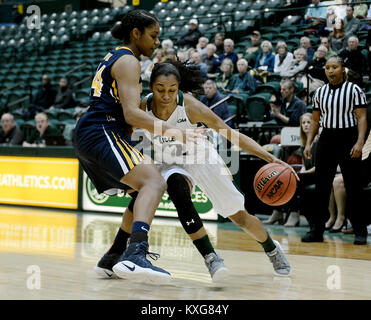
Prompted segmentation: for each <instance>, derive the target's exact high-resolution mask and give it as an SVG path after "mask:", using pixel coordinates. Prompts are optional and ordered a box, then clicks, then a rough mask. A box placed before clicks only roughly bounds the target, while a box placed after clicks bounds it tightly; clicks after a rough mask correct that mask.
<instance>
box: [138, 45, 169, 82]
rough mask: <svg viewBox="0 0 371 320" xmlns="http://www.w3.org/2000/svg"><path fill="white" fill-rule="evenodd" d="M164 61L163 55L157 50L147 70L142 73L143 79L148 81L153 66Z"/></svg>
mask: <svg viewBox="0 0 371 320" xmlns="http://www.w3.org/2000/svg"><path fill="white" fill-rule="evenodd" d="M163 59H164V54H163V52H162V50H161V49H160V48H157V49H156V50H155V51H154V53H153V59H152V61H151V64H150V65H149V66H148V67H147V69H146V70H145V71H144V75H143V79H149V78H150V77H151V73H152V69H153V66H154V65H155V64H156V63H160V62H161V61H163Z"/></svg>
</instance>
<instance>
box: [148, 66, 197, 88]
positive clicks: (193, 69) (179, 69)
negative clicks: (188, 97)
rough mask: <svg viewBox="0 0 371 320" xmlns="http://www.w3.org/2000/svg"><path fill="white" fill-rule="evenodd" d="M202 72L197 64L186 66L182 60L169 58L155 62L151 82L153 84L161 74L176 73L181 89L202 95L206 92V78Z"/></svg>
mask: <svg viewBox="0 0 371 320" xmlns="http://www.w3.org/2000/svg"><path fill="white" fill-rule="evenodd" d="M201 74H202V73H201V71H200V69H199V68H198V67H197V66H186V65H185V64H183V63H182V62H180V61H175V62H174V61H170V60H167V61H166V62H162V63H156V64H155V66H154V67H153V69H152V73H151V78H150V81H149V82H150V85H152V84H153V82H155V81H156V79H157V77H159V76H162V75H164V76H168V75H174V76H175V77H176V78H177V80H178V82H179V90H181V91H183V92H191V93H193V94H196V95H200V94H203V93H204V88H203V84H204V79H203V78H202V76H201Z"/></svg>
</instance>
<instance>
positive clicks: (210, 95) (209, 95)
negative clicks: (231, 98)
mask: <svg viewBox="0 0 371 320" xmlns="http://www.w3.org/2000/svg"><path fill="white" fill-rule="evenodd" d="M204 91H205V95H204V96H201V99H200V101H201V102H202V103H203V104H205V105H207V106H208V107H211V106H212V105H214V104H216V103H217V102H219V101H220V100H222V99H223V98H225V97H224V96H223V95H222V94H221V93H220V92H218V90H217V87H216V83H215V82H214V81H213V80H207V81H206V82H205V84H204ZM212 110H213V112H214V113H215V114H217V115H218V116H219V117H220V118H221V119H223V120H226V119H228V118H229V117H230V116H231V113H230V111H229V107H228V103H227V102H226V101H224V102H222V103H221V104H220V105H218V106H217V107H215V108H213V109H212ZM227 125H229V126H231V125H232V120H229V121H228V122H227Z"/></svg>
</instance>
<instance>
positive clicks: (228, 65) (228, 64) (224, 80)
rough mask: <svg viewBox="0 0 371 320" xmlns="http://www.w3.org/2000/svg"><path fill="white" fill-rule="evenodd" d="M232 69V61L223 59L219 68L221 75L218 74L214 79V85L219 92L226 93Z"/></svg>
mask: <svg viewBox="0 0 371 320" xmlns="http://www.w3.org/2000/svg"><path fill="white" fill-rule="evenodd" d="M233 69H234V65H233V62H232V60H231V59H229V58H225V59H224V60H223V62H222V64H221V66H220V70H221V71H222V73H220V74H219V75H218V76H217V77H216V79H215V83H216V86H217V88H218V90H219V91H221V92H225V91H226V88H227V87H228V84H229V82H230V81H231V79H232V74H233Z"/></svg>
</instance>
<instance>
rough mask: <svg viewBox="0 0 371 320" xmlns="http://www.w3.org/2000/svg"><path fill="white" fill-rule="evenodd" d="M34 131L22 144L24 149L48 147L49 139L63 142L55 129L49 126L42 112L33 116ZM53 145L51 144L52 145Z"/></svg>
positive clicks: (46, 117)
mask: <svg viewBox="0 0 371 320" xmlns="http://www.w3.org/2000/svg"><path fill="white" fill-rule="evenodd" d="M35 126H36V130H34V131H33V132H32V133H31V134H30V136H28V137H26V141H24V142H23V146H24V147H42V146H46V145H49V144H50V142H49V139H50V140H51V139H54V138H55V139H58V138H59V139H61V140H63V135H62V133H61V132H60V131H59V130H58V129H57V128H55V127H52V126H50V125H49V120H48V116H47V115H46V113H44V112H40V113H38V114H36V116H35ZM52 144H53V143H52Z"/></svg>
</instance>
